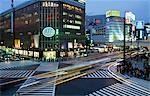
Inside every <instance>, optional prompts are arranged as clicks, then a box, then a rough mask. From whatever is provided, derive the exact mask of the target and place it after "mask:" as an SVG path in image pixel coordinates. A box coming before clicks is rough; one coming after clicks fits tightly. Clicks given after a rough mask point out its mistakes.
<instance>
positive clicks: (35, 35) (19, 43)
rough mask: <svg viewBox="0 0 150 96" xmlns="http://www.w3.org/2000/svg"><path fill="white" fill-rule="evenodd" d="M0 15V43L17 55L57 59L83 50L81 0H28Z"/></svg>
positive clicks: (83, 36)
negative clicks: (12, 15) (12, 14)
mask: <svg viewBox="0 0 150 96" xmlns="http://www.w3.org/2000/svg"><path fill="white" fill-rule="evenodd" d="M13 12H14V20H13V21H14V26H13V29H14V32H13V33H12V31H11V29H12V27H11V22H12V19H11V13H12V9H10V10H8V11H6V12H3V13H1V14H0V36H1V37H0V42H1V46H5V47H6V48H7V47H8V48H13V50H15V52H16V53H17V54H22V55H29V56H34V57H43V56H44V57H45V58H47V59H49V58H56V57H59V56H60V55H61V56H73V55H74V53H76V54H78V55H79V53H80V51H81V50H84V49H85V47H86V46H85V2H84V0H31V1H28V2H25V3H23V4H21V5H19V6H17V7H15V8H14V11H13Z"/></svg>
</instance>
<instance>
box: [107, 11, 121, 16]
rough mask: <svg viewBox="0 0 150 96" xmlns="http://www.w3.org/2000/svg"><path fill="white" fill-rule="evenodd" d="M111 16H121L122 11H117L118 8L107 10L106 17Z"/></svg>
mask: <svg viewBox="0 0 150 96" xmlns="http://www.w3.org/2000/svg"><path fill="white" fill-rule="evenodd" d="M111 16H115V17H120V11H117V10H109V11H107V12H106V17H111Z"/></svg>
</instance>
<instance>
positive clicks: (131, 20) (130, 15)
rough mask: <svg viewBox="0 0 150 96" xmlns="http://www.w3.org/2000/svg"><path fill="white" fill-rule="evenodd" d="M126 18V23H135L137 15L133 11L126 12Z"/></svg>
mask: <svg viewBox="0 0 150 96" xmlns="http://www.w3.org/2000/svg"><path fill="white" fill-rule="evenodd" d="M125 18H126V24H132V25H134V24H135V15H134V14H133V13H132V12H129V11H128V12H126V13H125Z"/></svg>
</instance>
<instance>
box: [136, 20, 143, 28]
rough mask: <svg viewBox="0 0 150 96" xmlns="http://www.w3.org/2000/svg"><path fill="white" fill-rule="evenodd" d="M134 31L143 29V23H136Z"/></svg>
mask: <svg viewBox="0 0 150 96" xmlns="http://www.w3.org/2000/svg"><path fill="white" fill-rule="evenodd" d="M136 29H144V21H137V22H136Z"/></svg>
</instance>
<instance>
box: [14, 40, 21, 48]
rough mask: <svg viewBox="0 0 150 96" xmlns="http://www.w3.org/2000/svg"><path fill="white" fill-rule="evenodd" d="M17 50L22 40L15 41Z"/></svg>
mask: <svg viewBox="0 0 150 96" xmlns="http://www.w3.org/2000/svg"><path fill="white" fill-rule="evenodd" d="M15 48H20V39H15Z"/></svg>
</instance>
